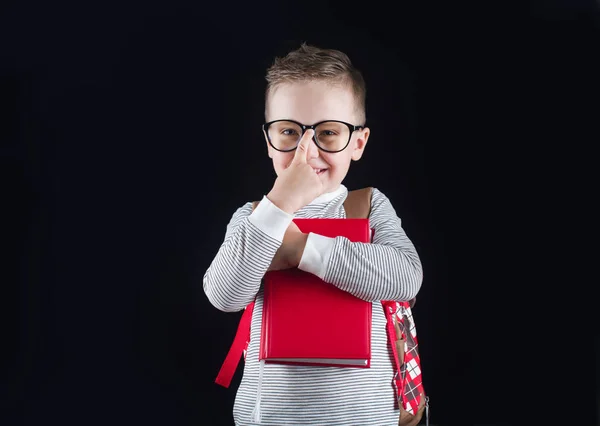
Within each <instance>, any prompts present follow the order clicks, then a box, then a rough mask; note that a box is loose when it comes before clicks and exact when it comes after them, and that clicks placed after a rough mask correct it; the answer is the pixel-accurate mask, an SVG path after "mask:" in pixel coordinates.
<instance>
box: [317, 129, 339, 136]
mask: <svg viewBox="0 0 600 426" xmlns="http://www.w3.org/2000/svg"><path fill="white" fill-rule="evenodd" d="M335 135H337V133H336V132H334V131H333V130H323V131H322V132H321V136H335Z"/></svg>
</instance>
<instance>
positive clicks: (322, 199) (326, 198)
mask: <svg viewBox="0 0 600 426" xmlns="http://www.w3.org/2000/svg"><path fill="white" fill-rule="evenodd" d="M347 191H348V190H347V189H346V187H345V186H344V185H342V184H340V186H338V188H337V189H336V190H335V191H331V192H326V193H324V194H321V195H319V196H318V197H317V198H315V199H314V200H312V201H311V202H310V203H309V205H311V204H323V203H328V202H330V201H331V200H333V199H334V198H336V197H338V196H339V195H341V194H343V193H344V192H347Z"/></svg>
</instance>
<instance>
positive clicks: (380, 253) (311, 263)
mask: <svg viewBox="0 0 600 426" xmlns="http://www.w3.org/2000/svg"><path fill="white" fill-rule="evenodd" d="M370 225H371V227H372V228H374V232H375V235H374V238H373V242H372V244H365V243H353V242H350V241H349V240H348V239H346V238H343V237H337V238H328V237H323V236H321V235H315V234H310V235H309V238H308V240H307V244H306V248H305V251H304V254H303V258H302V260H301V263H300V265H299V268H300V269H303V270H305V271H307V272H311V273H313V274H315V275H317V276H319V277H320V278H322V279H323V280H324V281H325V282H328V283H330V284H333V285H335V286H336V287H338V288H340V289H341V290H344V291H346V292H348V293H351V294H353V295H354V296H356V297H358V298H360V299H363V300H367V301H377V300H410V299H412V298H413V297H415V296H416V295H417V293H418V292H419V289H420V288H421V283H422V281H423V271H422V267H421V261H420V259H419V255H418V254H417V251H416V249H415V247H414V245H413V243H412V242H411V241H410V239H409V238H408V237H407V235H406V233H405V232H404V230H403V229H402V226H401V221H400V218H398V216H397V215H396V211H395V210H394V208H393V206H392V204H391V203H390V201H389V199H388V198H387V197H386V196H385V195H384V194H383V193H382V192H381V191H379V190H377V189H376V188H374V189H373V197H372V203H371V215H370Z"/></svg>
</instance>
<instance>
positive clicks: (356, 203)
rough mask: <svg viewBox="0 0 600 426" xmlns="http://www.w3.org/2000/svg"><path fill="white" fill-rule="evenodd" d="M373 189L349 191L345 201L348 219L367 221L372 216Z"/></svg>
mask: <svg viewBox="0 0 600 426" xmlns="http://www.w3.org/2000/svg"><path fill="white" fill-rule="evenodd" d="M372 195H373V188H372V187H367V188H361V189H355V190H353V191H348V196H347V197H346V200H345V201H344V210H345V211H346V218H347V219H366V218H368V217H369V215H370V214H371V197H372Z"/></svg>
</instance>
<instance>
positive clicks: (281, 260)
mask: <svg viewBox="0 0 600 426" xmlns="http://www.w3.org/2000/svg"><path fill="white" fill-rule="evenodd" d="M307 238H308V234H304V233H302V231H300V229H299V228H298V226H297V225H296V224H295V223H294V222H292V223H290V226H288V228H287V230H286V231H285V235H284V236H283V243H282V244H281V246H280V247H279V249H277V252H276V253H275V256H274V257H273V260H272V261H271V265H270V266H269V268H268V269H267V271H278V270H281V269H290V268H296V267H298V265H299V264H300V259H302V254H303V253H304V247H305V246H306V239H307Z"/></svg>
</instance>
